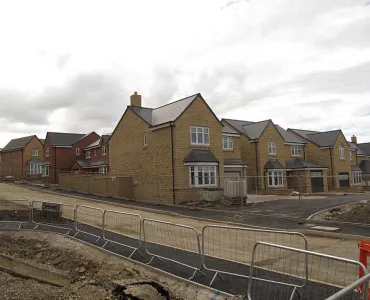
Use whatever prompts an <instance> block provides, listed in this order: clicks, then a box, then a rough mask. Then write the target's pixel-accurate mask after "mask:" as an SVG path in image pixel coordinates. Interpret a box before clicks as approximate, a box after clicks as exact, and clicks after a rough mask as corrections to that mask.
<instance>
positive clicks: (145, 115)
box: [130, 106, 153, 125]
mask: <svg viewBox="0 0 370 300" xmlns="http://www.w3.org/2000/svg"><path fill="white" fill-rule="evenodd" d="M130 109H132V110H133V111H134V112H136V113H137V114H138V115H139V116H140V117H141V118H142V119H144V121H145V122H147V123H148V124H150V125H153V115H152V111H153V109H152V108H147V107H138V106H130Z"/></svg>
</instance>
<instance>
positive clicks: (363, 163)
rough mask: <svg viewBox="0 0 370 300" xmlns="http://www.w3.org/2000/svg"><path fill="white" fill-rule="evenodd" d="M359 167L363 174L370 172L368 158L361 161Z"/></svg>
mask: <svg viewBox="0 0 370 300" xmlns="http://www.w3.org/2000/svg"><path fill="white" fill-rule="evenodd" d="M360 169H361V170H362V172H363V173H364V174H370V160H363V161H361V163H360Z"/></svg>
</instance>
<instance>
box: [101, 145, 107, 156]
mask: <svg viewBox="0 0 370 300" xmlns="http://www.w3.org/2000/svg"><path fill="white" fill-rule="evenodd" d="M101 155H107V146H102V147H101Z"/></svg>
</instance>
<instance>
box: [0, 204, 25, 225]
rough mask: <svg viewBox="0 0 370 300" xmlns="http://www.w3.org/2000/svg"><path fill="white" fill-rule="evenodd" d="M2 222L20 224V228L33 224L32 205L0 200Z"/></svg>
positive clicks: (0, 219) (0, 220)
mask: <svg viewBox="0 0 370 300" xmlns="http://www.w3.org/2000/svg"><path fill="white" fill-rule="evenodd" d="M0 222H20V223H19V226H18V228H23V224H24V223H29V222H31V203H30V202H29V201H28V200H2V199H0Z"/></svg>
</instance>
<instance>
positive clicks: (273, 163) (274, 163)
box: [264, 159, 285, 170]
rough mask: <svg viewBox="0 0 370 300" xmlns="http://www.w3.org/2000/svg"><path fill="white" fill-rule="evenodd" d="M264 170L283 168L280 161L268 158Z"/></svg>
mask: <svg viewBox="0 0 370 300" xmlns="http://www.w3.org/2000/svg"><path fill="white" fill-rule="evenodd" d="M264 168H265V169H266V170H282V169H285V168H284V166H283V165H282V164H281V162H280V161H278V160H277V159H269V160H268V161H267V162H266V164H265V167H264Z"/></svg>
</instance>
